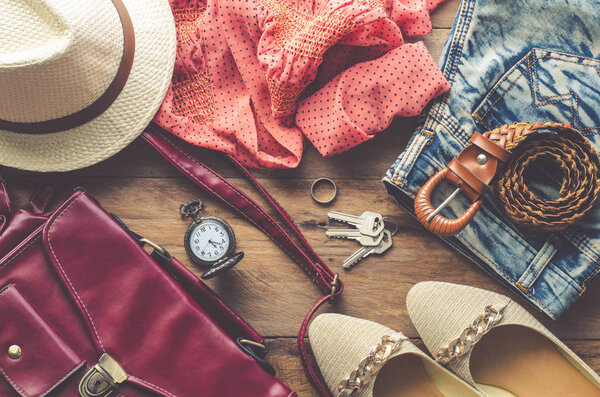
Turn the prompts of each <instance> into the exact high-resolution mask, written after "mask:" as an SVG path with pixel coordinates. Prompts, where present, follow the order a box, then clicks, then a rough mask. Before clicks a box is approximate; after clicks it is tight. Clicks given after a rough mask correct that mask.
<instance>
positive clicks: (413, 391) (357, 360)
mask: <svg viewBox="0 0 600 397" xmlns="http://www.w3.org/2000/svg"><path fill="white" fill-rule="evenodd" d="M308 333H309V340H310V345H311V348H312V351H313V354H314V356H315V358H316V360H317V364H318V365H319V368H320V369H321V373H322V374H323V377H324V379H325V382H326V383H327V386H328V387H329V389H330V390H331V392H332V394H333V396H335V397H348V396H353V397H400V396H403V397H404V396H406V397H423V396H433V397H442V396H443V397H476V396H480V395H481V394H480V393H478V392H476V391H475V389H473V388H472V387H471V386H469V385H467V384H466V383H465V382H464V381H462V380H461V379H459V378H458V377H457V376H456V375H454V374H452V373H451V372H449V371H448V370H447V369H445V368H444V367H442V366H441V365H439V364H438V363H436V362H435V361H434V360H432V359H431V358H430V357H429V356H428V355H426V354H425V353H423V352H422V351H421V350H419V349H418V348H417V347H416V346H415V345H413V344H412V343H411V342H410V341H409V340H408V339H407V338H406V337H405V336H404V335H403V334H402V333H400V332H397V331H394V330H392V329H390V328H388V327H385V326H383V325H381V324H377V323H374V322H372V321H367V320H361V319H358V318H354V317H349V316H344V315H341V314H331V313H327V314H321V315H320V316H318V317H317V318H315V319H314V320H313V322H312V324H311V325H310V328H309V331H308Z"/></svg>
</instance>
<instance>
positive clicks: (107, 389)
mask: <svg viewBox="0 0 600 397" xmlns="http://www.w3.org/2000/svg"><path fill="white" fill-rule="evenodd" d="M128 377H129V376H128V375H127V373H126V372H125V371H124V370H123V368H121V366H120V365H119V364H118V363H117V362H116V361H115V360H114V359H113V358H112V357H111V356H109V355H108V354H106V353H104V354H103V355H102V357H100V360H98V364H96V365H94V367H93V368H92V369H90V370H89V371H88V372H87V373H86V374H85V375H84V376H83V378H82V379H81V382H79V395H80V396H81V397H107V396H110V395H111V394H112V393H113V392H114V391H115V390H117V389H118V387H119V385H120V384H121V383H123V382H125V381H126V380H127V378H128Z"/></svg>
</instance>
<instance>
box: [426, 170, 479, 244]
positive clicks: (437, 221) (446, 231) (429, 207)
mask: <svg viewBox="0 0 600 397" xmlns="http://www.w3.org/2000/svg"><path fill="white" fill-rule="evenodd" d="M451 174H452V170H450V168H444V169H442V170H441V171H438V172H437V173H436V174H435V175H434V176H432V177H431V178H430V179H429V180H428V181H427V182H426V183H425V184H424V185H423V187H421V189H420V190H419V192H418V193H417V196H416V197H415V214H416V216H417V219H418V220H419V222H421V224H422V225H423V226H424V227H425V228H426V229H427V230H428V231H430V232H432V233H434V234H437V235H438V236H444V237H447V236H454V235H455V234H458V233H459V232H460V231H461V230H463V229H464V228H465V227H467V225H468V224H469V222H471V220H472V219H473V217H474V216H475V214H476V213H477V211H478V210H479V208H480V207H481V203H482V199H481V198H478V199H476V200H473V202H472V203H471V205H470V206H469V208H468V209H467V210H466V211H465V212H464V213H463V214H462V215H461V216H459V217H458V218H456V219H448V218H446V217H444V216H442V215H440V212H441V211H442V210H443V209H444V208H445V207H447V206H448V204H450V202H451V201H452V200H454V199H455V198H456V196H457V195H458V193H459V192H460V191H462V190H463V185H462V183H460V182H459V183H458V184H456V189H455V190H454V191H453V192H452V193H451V194H450V195H449V196H448V197H446V199H445V200H444V201H443V202H442V203H441V204H440V205H438V206H437V207H434V206H433V204H432V203H431V197H432V196H433V192H434V191H435V189H436V188H437V187H438V186H439V185H440V184H441V183H442V182H443V181H447V182H452V181H451V180H450V175H451Z"/></svg>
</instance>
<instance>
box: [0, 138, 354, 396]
mask: <svg viewBox="0 0 600 397" xmlns="http://www.w3.org/2000/svg"><path fill="white" fill-rule="evenodd" d="M143 137H144V139H145V140H147V141H148V142H149V143H150V144H151V145H152V146H154V147H155V148H156V149H158V150H159V152H161V153H162V154H163V155H164V156H165V157H166V158H168V159H169V161H171V163H172V164H174V165H175V166H176V167H177V168H178V169H179V170H180V171H182V172H183V173H184V174H185V175H186V176H188V177H189V178H190V179H191V180H192V181H194V182H195V183H197V184H198V185H199V186H201V187H202V188H203V189H205V190H206V191H207V192H209V193H211V194H212V195H213V196H214V197H216V198H218V199H221V200H222V201H223V202H225V203H227V204H228V205H230V206H231V207H232V208H234V209H235V210H237V211H238V212H239V213H240V214H242V215H243V216H244V217H245V218H246V219H248V220H249V221H250V222H252V223H253V224H254V225H256V226H257V227H258V228H260V229H261V230H263V231H264V232H265V233H266V234H267V235H268V236H269V237H271V238H272V239H273V240H274V241H275V242H276V243H277V244H278V245H279V246H280V247H281V248H282V249H283V250H284V251H285V252H286V253H288V255H290V256H291V257H293V258H294V259H295V260H296V261H297V262H298V263H299V264H300V265H301V266H302V268H303V269H304V270H305V271H306V272H307V273H308V274H309V275H310V277H311V278H312V279H313V280H315V282H316V284H317V285H318V287H319V288H320V289H321V290H322V291H323V292H324V293H325V294H326V295H325V296H324V297H323V298H321V299H320V300H319V301H318V302H317V304H316V305H315V307H314V308H313V309H312V310H311V311H310V312H309V314H308V315H307V318H306V320H305V322H304V323H303V325H302V328H301V330H300V333H299V338H298V342H299V347H300V351H301V355H302V357H303V363H304V365H305V367H306V368H307V370H308V372H309V376H310V378H311V380H312V381H313V382H314V383H315V386H317V387H318V388H319V389H320V390H319V391H320V392H321V393H327V389H326V388H325V387H324V386H323V385H322V384H321V383H320V382H319V381H318V380H317V378H316V376H315V373H314V372H313V371H312V368H311V366H310V363H309V362H308V360H307V358H306V349H305V346H304V334H305V332H306V326H307V323H308V321H309V319H310V317H311V316H312V314H313V313H314V311H315V310H316V309H317V308H318V306H320V305H321V304H323V303H324V302H326V301H328V300H330V299H333V298H334V297H335V296H337V295H339V294H340V293H341V291H342V289H343V286H342V284H341V282H340V281H339V280H338V278H337V275H334V274H333V273H332V272H331V270H330V269H328V268H327V267H326V266H325V265H324V264H323V262H322V261H321V259H320V258H319V257H318V256H317V254H316V253H315V252H314V251H313V250H312V249H311V248H310V246H309V245H308V243H307V242H306V240H305V239H304V238H303V237H302V235H301V234H300V231H299V230H298V228H297V227H296V226H295V224H294V222H293V221H292V220H291V218H290V217H289V216H288V215H287V214H286V213H285V211H284V210H283V209H282V208H281V206H280V205H279V204H277V203H276V202H275V200H274V199H273V198H272V197H271V196H270V195H269V194H268V193H267V192H266V191H265V190H264V189H263V188H262V187H261V186H260V185H259V184H258V182H256V181H255V180H254V179H253V178H252V177H251V175H250V174H249V172H248V171H247V170H246V169H245V168H244V167H243V166H241V165H239V164H238V165H239V166H240V169H241V170H242V172H243V173H244V174H245V175H246V176H247V177H248V178H249V179H250V180H251V181H252V182H253V183H254V185H255V186H256V187H257V189H258V190H259V191H260V192H261V194H262V195H263V196H264V197H265V199H266V200H267V201H268V202H269V203H270V204H271V206H272V207H273V208H274V210H275V211H276V212H277V214H278V215H279V216H280V217H281V218H282V219H283V221H284V223H285V224H287V226H289V228H290V230H291V234H293V235H294V237H295V239H294V238H292V237H291V235H290V234H288V233H287V232H286V231H285V230H284V229H283V228H282V227H281V226H280V225H279V224H278V223H277V222H275V220H274V219H273V218H272V217H271V216H270V215H269V214H268V213H267V212H265V211H264V210H263V209H262V208H261V207H260V206H259V205H258V204H257V203H256V202H254V201H252V200H251V199H250V198H248V197H247V196H246V195H244V194H243V193H242V192H240V191H239V190H238V189H237V188H235V187H234V186H233V185H231V184H230V183H228V182H227V181H226V180H224V179H223V178H222V177H220V176H219V175H218V174H216V173H215V172H214V171H212V170H211V169H209V168H208V167H206V166H204V165H203V164H201V163H200V162H198V161H197V160H196V159H195V158H193V157H192V156H190V155H189V154H187V153H186V152H184V151H183V150H182V149H180V148H179V147H177V146H176V145H175V144H174V143H173V142H172V141H170V140H169V139H168V138H167V137H166V136H165V135H163V134H162V133H161V132H159V131H152V130H148V131H146V132H145V133H144V135H143ZM52 193H53V189H52V188H51V187H42V188H40V189H38V191H37V192H36V193H34V195H33V196H32V198H31V200H30V201H29V202H28V203H27V204H26V205H25V206H24V208H22V209H20V210H18V211H16V212H14V213H12V211H11V208H10V201H9V199H8V195H7V193H6V189H5V185H4V183H3V182H2V183H1V184H0V233H1V234H0V258H1V259H0V314H1V323H0V378H3V379H4V380H5V382H3V381H0V396H17V395H20V396H23V397H29V396H46V395H51V396H77V395H80V396H83V397H105V396H108V395H111V394H112V395H114V396H168V397H174V396H178V397H189V396H203V397H212V396H215V397H216V396H219V397H228V396H269V397H289V396H292V395H294V392H292V391H291V390H290V389H289V388H288V387H287V386H285V385H284V384H283V383H281V382H280V381H279V380H278V379H276V378H275V377H274V376H273V372H272V369H271V368H270V366H269V365H268V363H267V362H266V361H265V360H264V359H263V356H264V354H265V353H266V351H267V348H266V346H265V345H264V340H263V338H262V337H261V336H260V335H259V334H258V333H257V332H256V331H255V330H254V329H252V327H250V326H249V325H248V324H247V323H246V322H245V321H244V320H242V319H241V318H240V317H239V316H238V315H237V314H235V313H234V312H233V311H232V310H231V309H230V308H229V307H227V306H226V305H225V304H224V303H223V302H222V301H221V300H220V299H219V298H218V297H217V296H216V295H215V294H214V293H213V292H212V291H211V290H210V289H209V288H208V287H207V286H206V285H205V284H204V283H203V282H202V281H200V280H199V279H198V278H197V277H196V276H195V275H194V274H192V273H191V272H190V271H189V270H187V268H186V267H185V266H183V265H182V264H181V263H180V262H178V261H177V260H176V259H175V258H173V257H171V255H169V253H168V252H167V251H166V250H164V248H162V247H160V246H159V245H157V244H155V243H153V242H151V241H149V240H147V239H145V238H144V237H142V236H140V235H139V234H136V233H134V232H132V231H131V230H129V229H128V228H127V227H126V226H125V225H124V224H123V223H122V222H121V221H120V220H119V219H118V218H117V217H115V216H113V215H111V214H108V213H107V212H106V211H104V210H103V209H102V207H101V206H100V205H99V203H98V202H96V201H95V200H94V199H93V198H92V197H90V196H89V195H88V194H86V193H85V191H83V190H82V189H77V190H75V192H74V193H73V194H72V195H71V197H69V199H67V200H66V201H65V202H64V203H63V204H62V205H61V206H60V207H59V208H58V209H57V210H56V211H54V212H52V213H46V207H47V205H48V202H49V200H50V198H51V196H52ZM144 245H149V246H150V247H152V248H153V251H152V252H151V253H148V252H147V251H146V250H145V249H144V248H143V246H144Z"/></svg>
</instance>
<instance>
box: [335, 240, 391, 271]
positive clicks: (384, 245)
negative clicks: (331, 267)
mask: <svg viewBox="0 0 600 397" xmlns="http://www.w3.org/2000/svg"><path fill="white" fill-rule="evenodd" d="M383 233H384V234H385V237H384V238H383V240H381V243H379V245H377V246H375V247H361V248H360V249H359V250H358V251H356V252H355V253H353V254H352V255H350V256H349V257H348V259H346V260H345V261H344V263H343V264H342V266H344V269H346V270H348V269H351V268H352V267H354V266H356V264H357V263H358V262H359V261H360V260H361V259H364V258H366V257H367V256H369V255H371V254H383V253H384V252H385V251H387V250H388V249H390V247H391V246H392V233H391V232H390V231H389V230H384V231H383Z"/></svg>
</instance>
